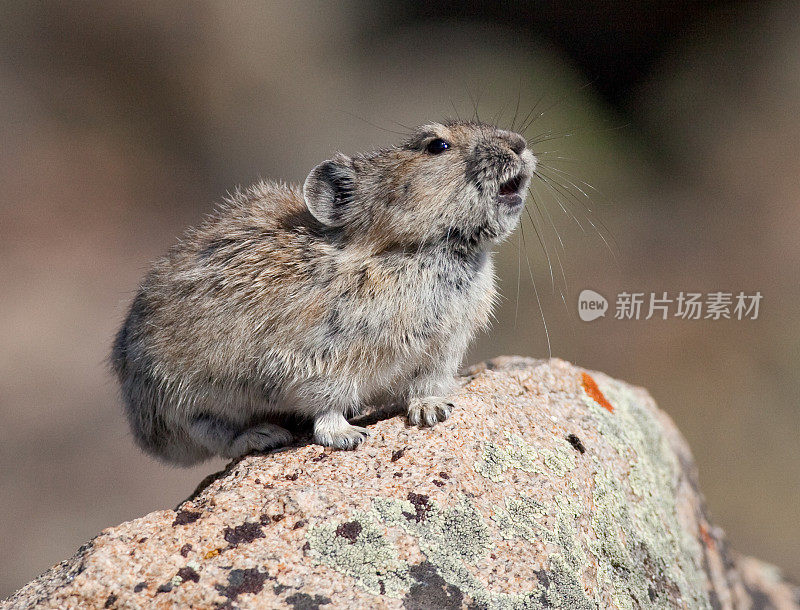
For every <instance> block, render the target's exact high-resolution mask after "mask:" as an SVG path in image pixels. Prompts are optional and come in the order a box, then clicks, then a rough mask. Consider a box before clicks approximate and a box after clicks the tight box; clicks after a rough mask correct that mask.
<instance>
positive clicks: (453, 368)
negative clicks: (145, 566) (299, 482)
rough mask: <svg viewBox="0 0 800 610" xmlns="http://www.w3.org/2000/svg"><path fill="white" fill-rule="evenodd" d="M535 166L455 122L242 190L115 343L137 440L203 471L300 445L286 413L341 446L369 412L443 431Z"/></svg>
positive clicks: (504, 143) (141, 302)
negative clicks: (496, 255) (298, 177)
mask: <svg viewBox="0 0 800 610" xmlns="http://www.w3.org/2000/svg"><path fill="white" fill-rule="evenodd" d="M536 163H537V160H536V158H535V156H534V155H533V153H532V152H531V151H530V150H529V149H528V147H527V143H526V140H525V138H523V137H522V136H521V135H519V134H517V133H514V132H511V131H505V130H502V129H499V128H497V127H495V126H493V125H488V124H484V123H479V122H469V121H448V122H442V123H432V124H429V125H424V126H422V127H419V128H417V129H415V130H414V131H413V133H412V134H411V135H410V136H409V137H408V138H407V139H406V141H405V142H403V143H402V144H400V145H397V146H394V147H390V148H386V149H381V150H377V151H373V152H370V153H366V154H358V155H355V156H353V157H348V156H345V155H343V154H341V153H337V154H336V155H335V156H334V157H333V158H332V159H330V160H328V161H325V162H323V163H321V164H320V165H317V166H316V167H315V168H314V169H313V170H312V171H311V173H310V174H309V175H308V177H307V178H306V180H305V183H304V185H303V187H302V189H300V188H299V187H297V186H292V185H285V184H277V183H272V182H263V181H262V182H260V183H258V184H256V185H254V186H252V187H250V188H249V189H247V190H246V191H237V193H236V194H235V195H233V196H232V197H230V198H229V199H228V200H227V201H226V203H225V204H224V205H223V206H221V207H220V208H219V209H218V211H217V212H216V213H214V214H212V215H211V216H209V217H208V218H207V219H206V220H205V221H204V222H203V223H202V224H201V225H200V226H199V227H197V228H195V229H190V230H189V231H188V232H187V234H186V235H185V237H184V239H183V240H181V241H180V243H178V244H177V245H175V246H173V247H172V248H171V249H170V250H169V252H168V253H167V254H166V255H165V256H164V257H163V258H161V259H159V260H158V261H156V262H155V263H154V265H153V267H152V269H151V270H150V271H149V273H148V274H147V275H146V277H145V278H144V280H143V281H142V283H141V285H140V287H139V290H138V293H137V294H136V296H135V298H134V300H133V303H132V304H131V306H130V310H129V311H128V314H127V317H126V319H125V322H124V323H123V325H122V327H121V329H120V330H119V332H118V333H117V335H116V338H115V340H114V344H113V348H112V353H111V358H110V360H111V364H112V368H113V370H114V372H115V374H116V376H117V378H118V380H119V383H120V386H121V393H122V399H123V401H124V405H125V410H126V414H127V418H128V420H129V423H130V426H131V429H132V431H133V435H134V437H135V440H136V441H137V443H138V444H139V445H140V446H141V447H142V448H143V449H144V450H145V451H147V452H148V453H151V454H153V455H155V456H156V457H158V458H160V459H162V460H165V461H167V462H172V463H176V464H181V465H190V464H194V463H196V462H199V461H202V460H205V459H207V458H209V457H211V456H214V455H219V456H222V457H225V458H235V457H239V456H241V455H244V454H246V453H248V452H251V451H264V450H267V449H271V448H275V447H278V446H281V445H285V444H287V443H289V442H291V440H292V434H291V433H290V432H289V431H288V430H287V429H285V428H284V427H282V426H279V425H277V423H275V419H276V418H277V421H278V422H279V423H280V421H281V420H280V418H281V416H284V417H286V416H287V415H289V414H291V415H293V416H298V415H299V416H302V417H304V418H308V419H309V420H312V421H313V430H314V440H315V442H317V443H319V444H321V445H326V446H330V447H334V448H337V449H353V448H355V447H356V446H358V445H359V444H360V443H361V442H362V441H363V440H364V439H365V437H366V436H367V435H368V432H367V430H366V429H365V428H361V427H356V426H353V425H351V424H350V423H348V421H347V417H348V416H352V415H354V414H356V413H358V412H359V410H360V409H361V408H362V407H364V406H365V405H370V404H382V403H387V402H398V401H399V402H400V403H402V404H404V405H405V408H406V409H407V413H408V421H409V422H410V423H411V424H412V425H423V426H432V425H434V424H436V423H437V422H440V421H443V420H445V419H446V418H447V417H448V416H449V414H450V409H451V408H452V406H453V405H452V404H451V403H449V402H448V400H447V394H448V392H449V391H450V390H451V389H452V387H453V385H454V376H455V374H456V372H457V369H458V366H459V365H460V362H461V359H462V357H463V355H464V353H465V351H466V348H467V345H468V343H469V341H470V339H471V338H472V337H473V335H474V334H475V332H476V331H477V330H479V329H481V328H482V327H485V326H486V325H487V324H488V320H489V316H490V313H491V309H492V305H493V301H494V299H495V296H496V289H495V280H494V271H493V263H492V252H491V248H492V246H493V245H494V244H496V243H498V242H499V241H501V240H502V239H503V238H505V237H507V236H508V235H509V234H510V233H511V232H512V231H513V230H514V228H515V227H516V225H517V224H518V222H519V219H520V215H521V212H522V209H523V207H524V199H525V194H526V192H527V187H528V185H529V182H530V180H531V177H532V175H533V173H534V171H535V169H536ZM268 420H269V421H268Z"/></svg>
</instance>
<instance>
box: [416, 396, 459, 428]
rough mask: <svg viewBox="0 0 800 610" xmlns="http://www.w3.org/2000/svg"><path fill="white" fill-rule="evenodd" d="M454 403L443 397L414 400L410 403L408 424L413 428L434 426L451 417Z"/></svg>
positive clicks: (426, 397)
mask: <svg viewBox="0 0 800 610" xmlns="http://www.w3.org/2000/svg"><path fill="white" fill-rule="evenodd" d="M454 406H455V405H453V403H452V402H450V401H449V400H447V399H445V398H442V397H441V396H424V397H422V398H412V399H411V400H410V401H409V402H408V423H410V424H411V425H412V426H433V425H436V424H437V423H439V422H441V421H444V420H446V419H447V418H448V417H450V410H451V409H453V408H454Z"/></svg>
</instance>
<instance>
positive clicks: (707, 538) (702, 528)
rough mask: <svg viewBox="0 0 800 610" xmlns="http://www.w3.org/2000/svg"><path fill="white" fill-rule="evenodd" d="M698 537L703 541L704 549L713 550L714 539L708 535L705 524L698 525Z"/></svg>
mask: <svg viewBox="0 0 800 610" xmlns="http://www.w3.org/2000/svg"><path fill="white" fill-rule="evenodd" d="M700 537H701V538H702V539H703V543H704V544H705V545H706V547H708V548H710V549H713V548H714V546H715V545H714V539H713V538H712V537H711V534H709V533H708V528H707V527H706V526H705V524H703V523H701V524H700Z"/></svg>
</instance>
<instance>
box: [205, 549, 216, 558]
mask: <svg viewBox="0 0 800 610" xmlns="http://www.w3.org/2000/svg"><path fill="white" fill-rule="evenodd" d="M217 555H219V549H212V550H210V551H209V552H208V553H206V554H205V555H203V559H211V558H212V557H216V556H217Z"/></svg>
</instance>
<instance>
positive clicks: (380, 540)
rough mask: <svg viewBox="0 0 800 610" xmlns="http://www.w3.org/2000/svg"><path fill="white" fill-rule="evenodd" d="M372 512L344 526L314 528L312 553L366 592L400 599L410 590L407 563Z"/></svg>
mask: <svg viewBox="0 0 800 610" xmlns="http://www.w3.org/2000/svg"><path fill="white" fill-rule="evenodd" d="M376 517H377V515H376V514H375V513H374V512H373V511H368V512H360V513H356V514H355V515H353V517H352V518H351V519H350V520H349V521H346V522H344V523H341V524H338V525H332V524H329V523H321V524H318V525H316V526H314V527H311V528H310V529H309V531H308V534H307V538H308V544H309V546H310V550H311V552H312V553H313V555H314V556H315V557H316V558H317V559H318V561H319V562H320V563H323V564H326V565H328V566H330V567H332V568H333V569H334V570H336V571H338V572H341V573H343V574H347V575H348V576H351V577H353V578H354V579H355V580H356V582H357V583H358V584H359V586H360V587H362V588H363V589H364V590H366V591H368V592H370V593H372V594H373V595H379V594H381V593H383V594H385V595H389V596H398V595H400V594H401V593H403V592H405V591H408V588H409V587H410V584H411V581H410V577H409V573H408V563H406V562H405V561H404V560H402V559H400V558H399V556H398V553H397V549H396V548H395V547H394V546H393V545H392V544H391V542H389V540H388V539H387V538H386V536H384V533H383V531H382V529H383V528H382V527H381V525H380V523H378V519H377V518H376Z"/></svg>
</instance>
